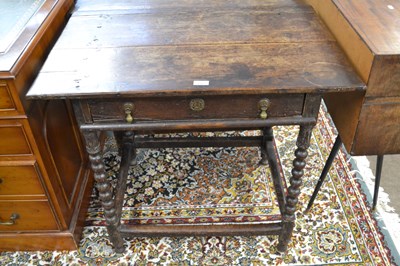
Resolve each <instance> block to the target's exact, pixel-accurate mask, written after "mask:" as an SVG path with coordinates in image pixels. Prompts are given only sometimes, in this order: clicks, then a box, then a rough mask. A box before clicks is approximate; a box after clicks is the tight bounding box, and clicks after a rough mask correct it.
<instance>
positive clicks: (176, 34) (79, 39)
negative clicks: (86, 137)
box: [28, 0, 365, 98]
mask: <svg viewBox="0 0 400 266" xmlns="http://www.w3.org/2000/svg"><path fill="white" fill-rule="evenodd" d="M364 89H365V86H364V83H363V82H362V81H361V80H360V79H359V77H358V75H357V74H356V73H355V72H354V71H353V69H352V67H351V65H350V63H349V62H348V60H347V58H346V57H345V55H344V54H343V53H342V51H341V50H340V48H339V47H338V45H337V43H336V41H335V39H334V38H333V37H332V36H331V35H330V33H329V31H328V30H327V29H326V28H325V26H324V25H323V23H322V22H320V20H319V18H318V17H317V16H316V15H315V14H314V11H313V9H312V8H311V7H309V6H308V5H306V4H304V3H303V2H302V1H297V0H236V1H222V0H204V1H196V0H179V1H178V0H174V1H172V0H146V1H145V0H139V1H137V0H136V1H133V0H130V1H129V0H125V1H123V0H118V1H105V0H99V1H78V4H77V9H76V11H75V12H74V13H73V15H72V17H71V18H70V20H69V23H68V25H67V27H66V28H65V30H64V32H63V33H62V35H61V37H60V39H59V41H58V42H57V44H56V45H55V47H54V49H53V50H52V52H51V54H50V55H49V57H48V60H47V62H46V63H45V65H44V67H43V69H42V71H41V73H40V74H39V76H38V78H37V80H36V82H35V83H34V85H33V86H32V88H31V90H30V91H29V92H28V97H30V98H64V97H70V98H84V97H98V96H104V95H109V96H124V95H130V96H132V95H133V94H134V95H135V96H163V95H193V94H205V93H207V94H212V95H216V94H255V93H309V92H311V93H326V92H337V91H354V90H364Z"/></svg>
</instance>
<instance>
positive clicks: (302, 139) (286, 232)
mask: <svg viewBox="0 0 400 266" xmlns="http://www.w3.org/2000/svg"><path fill="white" fill-rule="evenodd" d="M313 127H314V125H306V126H301V127H300V132H299V135H298V137H297V143H296V145H297V149H296V151H295V153H294V154H295V157H296V158H295V159H294V160H293V169H292V177H291V178H290V186H289V188H288V193H287V197H286V205H285V208H284V212H283V215H282V218H283V219H282V220H283V221H282V226H283V228H282V233H281V234H280V236H279V243H278V251H280V252H285V251H286V250H287V246H288V244H289V241H290V239H291V237H292V233H293V228H294V223H295V220H296V215H295V212H296V205H297V202H298V197H299V195H300V187H301V184H302V180H301V179H302V177H303V175H304V171H303V169H304V167H305V166H306V162H305V159H306V158H307V149H308V147H309V146H310V138H311V133H312V129H313Z"/></svg>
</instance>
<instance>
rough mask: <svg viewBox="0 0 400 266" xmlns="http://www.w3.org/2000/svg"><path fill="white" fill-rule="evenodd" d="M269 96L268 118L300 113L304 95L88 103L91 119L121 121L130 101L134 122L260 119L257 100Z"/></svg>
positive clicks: (98, 101)
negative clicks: (126, 105)
mask: <svg viewBox="0 0 400 266" xmlns="http://www.w3.org/2000/svg"><path fill="white" fill-rule="evenodd" d="M263 99H268V102H269V106H268V109H267V111H266V112H267V115H268V116H269V117H287V116H294V115H301V113H302V109H303V102H304V94H289V95H288V94H285V95H265V96H260V95H246V96H236V95H234V96H232V95H231V96H199V97H159V98H124V99H118V100H114V99H106V100H105V99H102V100H91V101H89V102H88V104H89V108H90V112H91V115H92V119H93V121H94V122H112V121H123V120H125V118H126V114H125V104H127V103H129V104H133V108H132V116H133V119H134V120H137V121H151V120H182V119H230V118H231V119H235V118H236V119H237V118H251V119H254V118H259V117H260V114H261V110H260V108H261V107H260V101H261V100H263Z"/></svg>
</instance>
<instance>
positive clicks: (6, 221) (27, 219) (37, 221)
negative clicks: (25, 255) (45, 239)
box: [0, 200, 58, 231]
mask: <svg viewBox="0 0 400 266" xmlns="http://www.w3.org/2000/svg"><path fill="white" fill-rule="evenodd" d="M13 214H17V216H18V218H16V219H15V220H14V221H15V222H14V224H13V222H12V216H13ZM57 229H58V227H57V223H56V221H55V218H54V215H53V213H52V211H51V208H50V205H49V203H48V202H47V201H45V200H43V201H0V231H33V230H34V231H37V230H57Z"/></svg>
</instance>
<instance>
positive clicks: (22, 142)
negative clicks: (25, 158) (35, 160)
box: [0, 119, 33, 156]
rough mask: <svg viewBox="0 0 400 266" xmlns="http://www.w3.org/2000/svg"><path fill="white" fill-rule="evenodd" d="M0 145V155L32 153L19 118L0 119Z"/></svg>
mask: <svg viewBox="0 0 400 266" xmlns="http://www.w3.org/2000/svg"><path fill="white" fill-rule="evenodd" d="M0 147H1V148H0V156H9V155H32V154H33V151H32V149H31V146H30V145H29V140H28V136H27V132H26V131H25V128H24V124H23V122H22V121H21V120H11V119H10V120H0Z"/></svg>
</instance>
